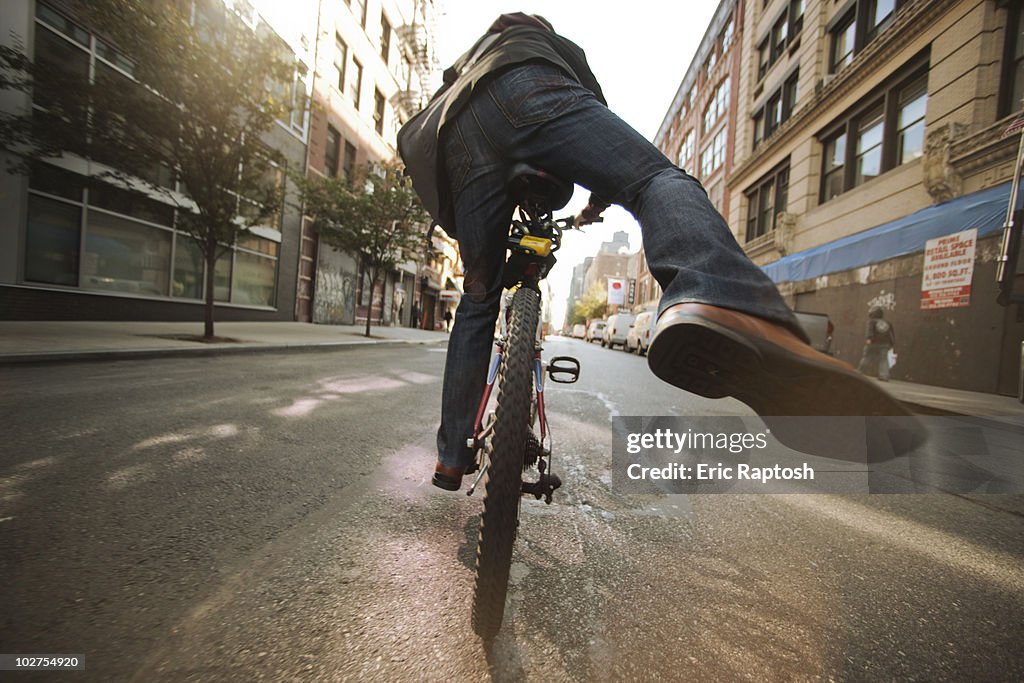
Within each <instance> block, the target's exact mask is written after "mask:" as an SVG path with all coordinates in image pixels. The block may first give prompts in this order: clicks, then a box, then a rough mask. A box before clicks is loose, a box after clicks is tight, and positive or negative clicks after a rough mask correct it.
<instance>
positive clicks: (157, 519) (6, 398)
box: [0, 339, 1024, 681]
mask: <svg viewBox="0 0 1024 683" xmlns="http://www.w3.org/2000/svg"><path fill="white" fill-rule="evenodd" d="M548 352H550V353H552V354H558V353H575V354H577V355H578V356H579V357H580V358H581V360H582V361H583V364H584V374H583V376H582V378H581V380H580V382H579V383H577V384H575V385H571V386H568V387H561V386H550V385H549V388H548V406H549V417H550V420H551V423H552V428H553V430H554V433H555V439H556V441H555V444H556V448H557V450H558V452H560V453H561V454H562V458H561V463H560V471H561V473H562V478H563V480H564V481H565V486H564V487H563V489H562V490H561V491H560V492H559V493H558V494H556V502H555V504H553V505H551V506H545V505H544V504H543V503H540V502H534V501H527V502H524V507H523V510H524V515H523V522H522V527H521V531H520V537H519V541H518V545H517V548H516V553H515V558H514V560H515V563H514V565H513V577H512V585H511V591H510V598H509V603H508V608H507V617H506V624H505V627H504V629H503V631H502V634H501V635H500V636H499V638H498V639H497V640H496V641H495V642H494V643H493V644H492V645H490V646H489V647H484V645H483V644H482V643H481V642H480V641H479V640H478V639H477V638H476V637H475V636H474V635H473V634H472V631H471V630H470V627H469V618H468V617H469V604H470V600H471V590H472V582H473V575H472V564H473V553H474V547H475V534H476V522H477V518H476V515H477V514H478V512H479V506H480V501H479V499H478V498H467V497H466V496H464V495H461V494H452V493H446V492H442V491H439V490H437V489H434V488H433V487H431V486H430V485H429V483H428V477H429V474H430V471H431V468H432V462H433V458H434V453H433V440H434V434H433V432H434V429H435V425H436V417H437V410H438V408H437V402H438V396H439V391H440V377H441V371H442V368H443V363H444V348H443V347H442V346H402V347H376V348H359V349H348V350H344V351H334V352H323V353H300V354H286V355H253V356H224V357H214V358H199V359H194V360H193V359H164V360H150V361H120V362H110V363H88V364H66V365H54V366H40V367H6V368H0V386H2V387H3V389H4V391H3V392H2V395H0V418H2V424H3V425H4V429H3V439H2V442H0V547H2V548H3V551H2V553H0V575H2V576H3V578H4V583H5V590H4V598H3V604H2V607H0V653H10V654H15V653H21V654H28V653H33V654H37V653H47V652H49V653H75V654H81V655H84V658H85V666H86V670H85V671H84V672H79V673H62V674H60V675H59V676H58V675H56V674H52V673H50V674H28V673H19V674H17V675H11V674H8V675H7V676H5V679H6V680H104V681H106V680H135V681H210V680H247V681H248V680H272V681H277V680H358V681H367V680H369V681H377V680H380V681H405V680H456V681H462V680H474V681H476V680H488V679H491V680H501V681H506V680H507V681H518V680H544V681H548V680H567V681H591V680H655V679H664V680H758V681H760V680H775V679H778V680H792V679H801V680H851V681H860V680H965V679H967V680H1021V679H1022V678H1024V655H1022V654H1021V652H1020V643H1021V642H1022V640H1024V617H1022V615H1024V610H1022V608H1024V563H1022V561H1021V560H1022V558H1024V534H1022V533H1021V532H1022V530H1024V501H1022V498H1021V497H1019V496H1017V497H1013V496H981V497H976V498H969V497H963V496H950V495H942V494H934V495H913V496H911V495H888V496H884V495H874V496H868V495H863V496H826V495H813V496H801V495H785V496H768V495H745V496H739V495H705V496H683V495H679V496H664V497H640V496H628V495H623V494H621V493H619V492H617V491H616V490H614V489H613V487H612V486H611V476H610V469H609V468H610V456H609V454H610V450H611V429H610V424H609V417H610V415H611V414H613V413H622V414H647V415H658V414H689V413H703V414H717V415H724V414H736V415H745V414H748V411H747V410H746V408H745V407H744V406H743V405H741V404H739V403H736V402H734V401H731V400H723V401H718V402H709V401H705V400H702V399H698V398H696V397H691V396H688V395H687V394H684V393H682V392H679V391H677V390H675V389H673V388H671V387H668V386H667V385H663V384H660V383H658V382H657V380H655V379H654V378H653V377H651V376H650V375H649V373H648V371H647V370H646V363H645V361H644V360H643V359H641V358H638V357H635V356H630V355H626V354H624V353H622V352H621V351H609V350H604V349H600V348H599V347H597V346H596V345H590V346H588V345H586V344H584V343H583V342H580V341H573V340H557V339H555V340H551V341H550V342H549V344H548Z"/></svg>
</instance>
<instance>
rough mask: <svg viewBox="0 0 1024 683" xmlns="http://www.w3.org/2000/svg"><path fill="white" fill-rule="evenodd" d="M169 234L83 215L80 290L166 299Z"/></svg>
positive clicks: (110, 218)
mask: <svg viewBox="0 0 1024 683" xmlns="http://www.w3.org/2000/svg"><path fill="white" fill-rule="evenodd" d="M171 235H172V233H171V231H169V230H162V229H160V228H157V227H152V226H148V225H144V224H142V223H139V222H137V221H133V220H129V219H127V218H120V217H118V216H114V215H112V214H108V213H106V212H105V211H95V210H90V211H88V212H87V227H86V232H85V248H84V249H83V250H82V251H83V253H82V286H84V287H88V288H89V289H104V290H109V291H114V292H126V293H130V294H148V295H155V296H166V295H167V293H168V291H169V284H170V265H171Z"/></svg>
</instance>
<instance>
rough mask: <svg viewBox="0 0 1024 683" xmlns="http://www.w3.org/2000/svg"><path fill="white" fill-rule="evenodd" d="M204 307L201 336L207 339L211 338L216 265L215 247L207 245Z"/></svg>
mask: <svg viewBox="0 0 1024 683" xmlns="http://www.w3.org/2000/svg"><path fill="white" fill-rule="evenodd" d="M205 256H206V306H205V307H204V308H205V309H206V310H205V324H204V326H203V336H204V337H206V338H207V339H209V338H211V337H213V283H214V267H215V266H216V265H217V246H216V244H214V245H209V244H208V245H207V249H206V254H205Z"/></svg>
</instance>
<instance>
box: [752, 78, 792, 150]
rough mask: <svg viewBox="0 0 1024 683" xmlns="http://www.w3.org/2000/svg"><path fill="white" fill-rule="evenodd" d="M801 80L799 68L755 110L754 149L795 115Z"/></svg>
mask: <svg viewBox="0 0 1024 683" xmlns="http://www.w3.org/2000/svg"><path fill="white" fill-rule="evenodd" d="M799 80H800V72H799V70H797V71H794V72H793V73H792V74H791V75H790V76H789V77H788V78H786V81H785V82H784V83H783V84H782V86H781V87H780V88H779V89H778V90H776V91H775V92H773V93H772V94H771V95H769V96H768V99H767V100H766V102H765V105H764V106H763V107H760V108H759V109H758V110H757V111H755V112H754V149H757V147H758V146H759V145H760V144H761V142H762V141H763V140H764V139H766V138H768V137H771V135H772V133H774V132H775V131H776V130H777V129H778V128H779V126H781V125H782V124H783V123H785V122H786V121H788V120H789V117H790V116H792V115H793V110H794V109H795V108H796V104H797V98H798V97H799V86H798V83H799Z"/></svg>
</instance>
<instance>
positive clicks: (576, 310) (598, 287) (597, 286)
mask: <svg viewBox="0 0 1024 683" xmlns="http://www.w3.org/2000/svg"><path fill="white" fill-rule="evenodd" d="M572 312H573V324H574V325H575V324H576V323H577V322H580V323H582V322H586V321H588V320H593V319H594V318H603V317H604V316H605V314H606V313H607V312H608V287H607V285H606V284H605V283H604V282H603V281H602V282H595V283H594V284H592V285H590V289H588V290H587V291H586V293H585V294H584V295H583V296H582V297H580V298H579V299H577V301H576V303H575V304H573V307H572Z"/></svg>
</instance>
